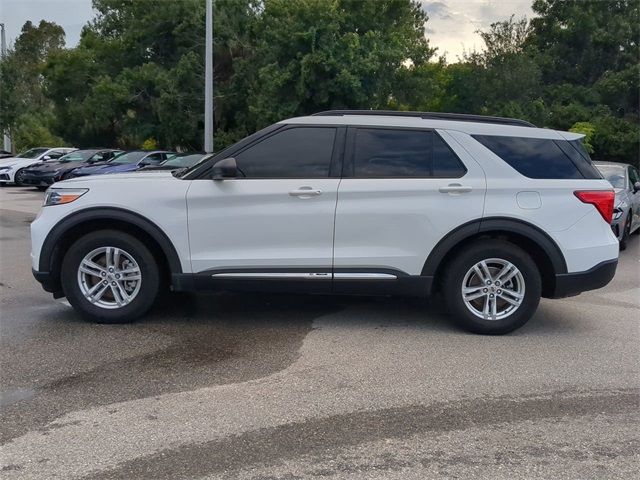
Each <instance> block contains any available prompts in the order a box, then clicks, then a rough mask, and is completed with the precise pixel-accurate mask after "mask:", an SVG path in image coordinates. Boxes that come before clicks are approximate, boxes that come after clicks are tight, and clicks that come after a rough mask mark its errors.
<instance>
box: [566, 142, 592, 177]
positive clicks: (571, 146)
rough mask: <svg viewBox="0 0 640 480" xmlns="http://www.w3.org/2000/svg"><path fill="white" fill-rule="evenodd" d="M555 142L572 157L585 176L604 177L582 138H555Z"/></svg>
mask: <svg viewBox="0 0 640 480" xmlns="http://www.w3.org/2000/svg"><path fill="white" fill-rule="evenodd" d="M555 144H556V145H558V146H559V147H560V149H561V150H562V151H563V152H564V153H565V154H566V155H567V156H568V157H569V158H570V159H571V161H572V162H573V164H574V165H575V166H576V168H577V169H578V170H579V171H580V173H581V174H582V176H583V177H584V178H602V175H600V172H599V171H598V169H597V168H596V167H595V165H594V164H593V162H592V161H591V157H589V152H587V149H586V148H584V145H583V144H582V140H572V141H566V140H555Z"/></svg>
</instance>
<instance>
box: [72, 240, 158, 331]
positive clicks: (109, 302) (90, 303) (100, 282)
mask: <svg viewBox="0 0 640 480" xmlns="http://www.w3.org/2000/svg"><path fill="white" fill-rule="evenodd" d="M61 280H62V288H63V290H64V293H65V296H66V297H67V300H69V303H71V305H73V307H74V308H76V309H77V310H79V311H80V312H81V313H82V314H84V315H85V316H86V317H88V318H89V319H91V320H93V321H96V322H99V323H127V322H131V321H133V320H135V319H136V318H138V317H139V316H141V315H143V314H144V313H146V312H147V311H148V310H149V308H151V306H152V305H153V302H154V301H155V298H156V296H157V294H158V289H159V270H158V265H157V263H156V260H155V258H154V257H153V255H152V254H151V252H150V251H149V250H148V249H147V248H146V247H145V246H144V244H142V243H141V242H140V241H139V240H137V239H136V238H134V237H132V236H131V235H129V234H126V233H123V232H119V231H115V230H102V231H97V232H93V233H90V234H88V235H86V236H84V237H82V238H80V239H79V240H77V241H76V242H75V243H74V244H73V245H72V246H71V247H70V248H69V250H68V252H67V254H66V255H65V257H64V260H63V263H62V274H61Z"/></svg>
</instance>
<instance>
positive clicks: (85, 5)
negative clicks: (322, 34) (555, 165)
mask: <svg viewBox="0 0 640 480" xmlns="http://www.w3.org/2000/svg"><path fill="white" fill-rule="evenodd" d="M168 1H169V0H168ZM369 1H376V0H369ZM531 2H532V0H420V3H421V4H422V8H423V9H424V10H425V11H426V12H427V14H428V15H429V21H428V22H427V38H429V42H430V44H431V46H432V47H438V51H437V55H445V54H446V57H447V60H448V61H449V62H455V61H456V60H457V57H459V56H461V55H462V53H463V52H464V51H465V50H466V51H471V50H474V49H476V50H481V49H482V41H481V40H480V37H479V36H478V35H477V34H476V33H475V31H476V30H479V29H486V28H487V27H489V25H491V23H493V22H496V21H499V20H506V19H507V18H509V17H510V16H511V14H515V15H516V18H520V17H522V16H523V15H526V16H527V17H529V18H530V17H531V16H532V11H531ZM92 17H93V11H92V8H91V0H0V23H4V24H5V27H6V36H7V42H8V43H9V44H12V43H13V41H14V40H15V39H16V37H17V36H18V35H20V29H21V28H22V25H23V24H24V22H26V21H27V20H31V21H32V22H34V23H39V22H40V20H41V19H45V20H48V21H53V22H56V23H57V24H59V25H61V26H62V28H64V31H65V32H66V41H67V46H68V47H73V46H75V45H76V44H77V43H78V40H79V39H80V31H81V30H82V27H83V26H84V25H85V24H86V23H87V22H88V21H89V20H90V19H91V18H92Z"/></svg>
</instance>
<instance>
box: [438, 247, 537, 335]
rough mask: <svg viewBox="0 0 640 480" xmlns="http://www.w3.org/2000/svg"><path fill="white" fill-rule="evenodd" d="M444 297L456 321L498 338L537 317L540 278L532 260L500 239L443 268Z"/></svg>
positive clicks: (468, 251) (464, 253) (467, 250)
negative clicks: (535, 314) (444, 269)
mask: <svg viewBox="0 0 640 480" xmlns="http://www.w3.org/2000/svg"><path fill="white" fill-rule="evenodd" d="M443 288H444V298H445V302H446V304H447V307H448V309H449V311H450V313H451V314H452V315H453V318H454V320H455V321H456V322H457V323H458V324H459V325H461V326H462V327H463V328H465V329H467V330H469V331H472V332H474V333H482V334H488V335H500V334H504V333H508V332H511V331H513V330H515V329H517V328H519V327H521V326H522V325H524V324H525V323H526V322H527V321H528V320H529V319H530V318H531V317H532V316H533V314H534V313H535V311H536V308H537V307H538V303H539V302H540V295H541V290H542V287H541V279H540V273H539V272H538V268H537V267H536V264H535V263H534V262H533V260H532V259H531V257H530V256H529V255H528V254H527V253H525V252H524V251H523V250H522V249H520V248H518V247H516V246H515V245H513V244H511V243H508V242H505V241H501V240H482V241H478V242H476V243H474V244H472V245H470V246H469V247H467V248H465V249H464V250H463V251H461V252H460V253H459V254H458V256H457V257H456V258H454V259H453V260H452V262H451V263H450V264H449V265H448V266H447V270H446V273H445V276H444V279H443Z"/></svg>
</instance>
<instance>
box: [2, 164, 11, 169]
mask: <svg viewBox="0 0 640 480" xmlns="http://www.w3.org/2000/svg"><path fill="white" fill-rule="evenodd" d="M12 167H13V164H11V165H3V166H1V167H0V170H11V168H12Z"/></svg>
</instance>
